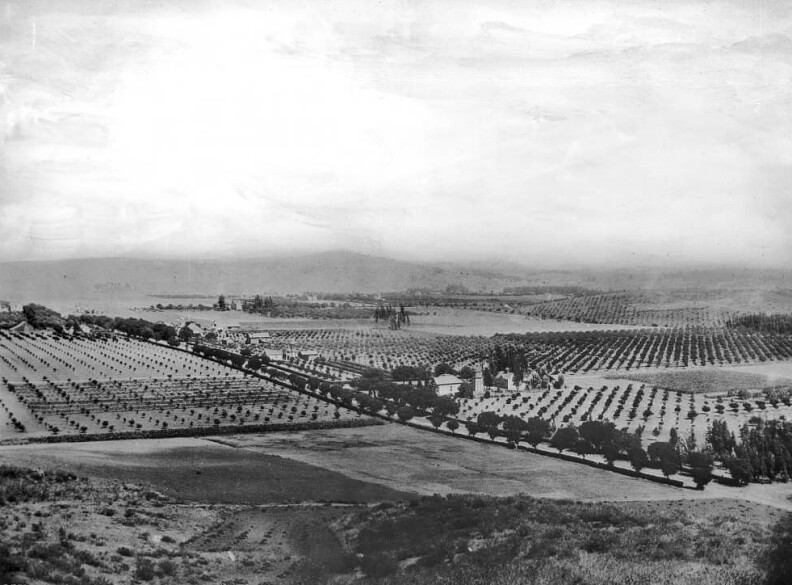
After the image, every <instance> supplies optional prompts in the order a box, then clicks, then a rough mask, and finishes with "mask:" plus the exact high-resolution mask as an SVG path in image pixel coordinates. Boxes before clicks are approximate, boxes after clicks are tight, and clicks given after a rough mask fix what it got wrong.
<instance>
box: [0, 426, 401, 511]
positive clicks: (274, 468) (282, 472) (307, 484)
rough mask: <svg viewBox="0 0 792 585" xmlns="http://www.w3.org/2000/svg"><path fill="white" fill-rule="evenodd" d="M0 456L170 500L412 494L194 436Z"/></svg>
mask: <svg viewBox="0 0 792 585" xmlns="http://www.w3.org/2000/svg"><path fill="white" fill-rule="evenodd" d="M2 461H7V462H14V463H16V464H19V465H46V466H49V467H53V468H64V469H70V470H73V471H74V472H76V473H79V474H81V475H85V476H89V477H95V478H101V479H113V480H117V481H122V482H135V483H142V484H145V485H149V486H151V487H152V488H153V489H156V490H157V491H159V492H162V493H164V494H167V495H168V496H171V497H174V498H178V499H183V500H189V501H196V502H207V503H222V504H250V505H259V504H272V503H279V504H280V503H290V502H304V501H314V502H345V503H368V502H377V501H382V500H401V499H410V498H412V497H414V496H413V495H412V494H409V493H406V492H401V491H398V490H395V489H391V488H389V487H386V486H382V485H379V484H376V483H370V482H366V481H361V480H359V479H353V478H350V477H348V476H346V475H344V474H342V473H339V472H337V471H332V470H328V469H325V468H323V467H317V466H314V465H310V464H307V463H303V462H300V461H296V460H293V459H288V458H284V457H280V456H277V455H268V454H263V453H253V452H251V451H245V450H242V449H231V448H228V447H225V446H222V445H218V444H216V443H212V442H208V441H201V440H196V439H154V440H147V441H105V442H101V443H82V444H62V445H57V446H51V445H50V446H43V445H25V446H19V447H9V448H5V449H3V451H2V452H0V462H2Z"/></svg>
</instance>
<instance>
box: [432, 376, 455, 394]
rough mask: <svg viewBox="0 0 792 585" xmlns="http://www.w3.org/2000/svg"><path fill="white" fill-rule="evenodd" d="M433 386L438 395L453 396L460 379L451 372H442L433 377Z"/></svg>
mask: <svg viewBox="0 0 792 585" xmlns="http://www.w3.org/2000/svg"><path fill="white" fill-rule="evenodd" d="M434 383H435V388H436V390H437V395H438V396H454V395H455V394H456V393H457V390H459V385H460V384H461V383H462V380H460V379H459V378H457V377H456V376H454V375H453V374H443V375H442V376H437V377H436V378H435V379H434Z"/></svg>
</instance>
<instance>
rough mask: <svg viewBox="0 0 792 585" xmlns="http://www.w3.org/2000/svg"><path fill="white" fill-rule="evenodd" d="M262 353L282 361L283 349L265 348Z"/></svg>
mask: <svg viewBox="0 0 792 585" xmlns="http://www.w3.org/2000/svg"><path fill="white" fill-rule="evenodd" d="M264 355H265V356H267V357H268V358H269V359H271V360H274V361H283V350H282V349H265V350H264Z"/></svg>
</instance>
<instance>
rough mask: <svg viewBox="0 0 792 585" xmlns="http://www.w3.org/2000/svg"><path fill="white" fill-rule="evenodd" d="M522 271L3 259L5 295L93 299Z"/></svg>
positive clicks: (475, 283)
mask: <svg viewBox="0 0 792 585" xmlns="http://www.w3.org/2000/svg"><path fill="white" fill-rule="evenodd" d="M523 283H524V279H523V278H520V277H518V276H513V275H508V274H500V273H492V272H488V271H485V270H470V269H465V268H464V267H443V268H439V267H436V266H433V265H428V264H418V263H410V262H402V261H398V260H392V259H388V258H378V257H373V256H366V255H363V254H355V253H349V252H327V253H320V254H310V255H305V256H294V257H279V258H264V259H244V260H202V261H197V260H148V259H133V258H101V259H79V260H59V261H45V262H8V263H2V264H0V298H7V299H9V300H16V301H19V300H22V299H38V298H51V297H52V295H53V294H57V295H58V296H59V297H64V298H73V299H93V298H104V297H107V296H113V297H115V298H118V297H124V296H135V297H139V296H140V295H148V294H170V295H173V294H185V295H187V294H205V295H216V294H218V293H221V292H224V293H227V294H250V293H254V292H277V293H291V292H303V291H307V290H313V291H322V292H349V291H357V292H378V291H385V290H402V289H406V288H414V287H425V288H440V289H443V288H445V287H446V286H448V285H449V284H461V285H464V286H466V287H468V288H469V289H471V290H499V289H501V288H503V287H504V286H515V285H519V284H523Z"/></svg>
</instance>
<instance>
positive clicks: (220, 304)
mask: <svg viewBox="0 0 792 585" xmlns="http://www.w3.org/2000/svg"><path fill="white" fill-rule="evenodd" d="M217 308H218V310H220V311H225V310H226V300H225V296H224V295H220V296H219V297H218V299H217Z"/></svg>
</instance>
